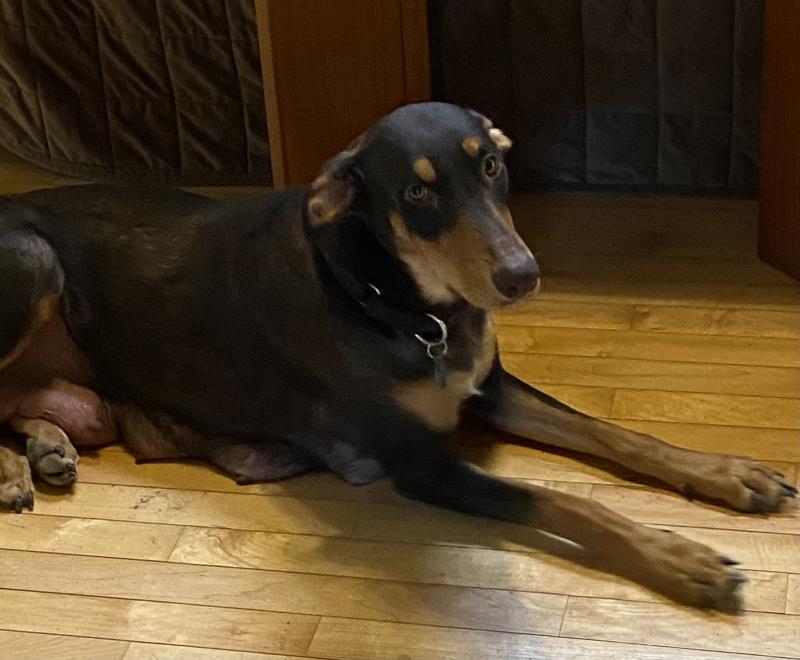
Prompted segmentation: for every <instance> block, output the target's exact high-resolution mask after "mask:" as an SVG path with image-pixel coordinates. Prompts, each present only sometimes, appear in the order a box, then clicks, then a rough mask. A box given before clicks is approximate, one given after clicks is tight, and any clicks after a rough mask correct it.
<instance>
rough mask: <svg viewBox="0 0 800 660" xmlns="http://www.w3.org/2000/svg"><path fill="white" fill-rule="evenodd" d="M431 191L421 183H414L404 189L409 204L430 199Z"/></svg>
mask: <svg viewBox="0 0 800 660" xmlns="http://www.w3.org/2000/svg"><path fill="white" fill-rule="evenodd" d="M430 194H431V189H430V188H428V187H427V186H423V185H422V184H421V183H414V184H412V185H410V186H409V187H408V188H406V199H407V200H408V201H409V202H416V203H419V202H424V201H425V200H427V199H428V197H430Z"/></svg>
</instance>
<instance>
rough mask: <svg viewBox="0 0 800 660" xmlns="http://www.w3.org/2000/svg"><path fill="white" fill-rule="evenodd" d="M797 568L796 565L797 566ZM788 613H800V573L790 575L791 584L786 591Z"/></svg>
mask: <svg viewBox="0 0 800 660" xmlns="http://www.w3.org/2000/svg"><path fill="white" fill-rule="evenodd" d="M795 568H796V567H795ZM786 613H787V614H800V575H799V574H793V575H790V576H789V585H788V589H787V593H786Z"/></svg>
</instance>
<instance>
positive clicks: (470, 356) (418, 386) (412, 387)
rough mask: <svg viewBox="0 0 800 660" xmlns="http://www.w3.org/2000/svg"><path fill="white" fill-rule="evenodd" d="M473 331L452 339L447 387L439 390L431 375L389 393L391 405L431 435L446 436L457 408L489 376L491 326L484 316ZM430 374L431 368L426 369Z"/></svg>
mask: <svg viewBox="0 0 800 660" xmlns="http://www.w3.org/2000/svg"><path fill="white" fill-rule="evenodd" d="M476 330H477V331H474V330H473V331H467V332H465V333H464V335H463V336H460V337H458V336H457V337H456V341H455V342H454V346H453V348H452V352H451V351H448V356H447V357H446V358H445V367H446V370H447V384H446V385H445V386H442V385H441V384H440V383H439V382H438V381H437V379H436V378H435V377H434V375H433V373H431V375H428V376H426V377H425V378H421V379H414V380H404V381H402V382H401V383H399V384H398V385H396V386H395V387H394V388H393V389H392V392H391V396H392V398H393V399H394V401H395V403H396V404H397V405H398V406H400V407H401V408H402V409H403V410H405V411H406V412H408V413H411V414H412V415H413V416H414V417H415V418H417V419H418V420H419V421H420V422H421V423H422V424H424V425H425V426H426V427H428V428H430V429H431V430H433V431H436V432H440V433H449V432H450V431H452V430H454V429H455V427H456V425H457V424H458V418H459V414H460V411H461V404H462V403H463V402H464V400H465V399H467V398H469V397H471V396H474V395H477V394H478V393H479V387H480V385H481V383H483V381H484V380H485V379H486V376H487V375H488V374H489V370H490V369H491V366H492V363H493V361H494V356H495V352H496V346H497V344H496V337H495V331H494V324H493V322H492V319H491V317H490V316H489V315H488V314H487V315H485V316H484V317H482V318H480V325H479V326H478V327H477V329H476ZM430 366H431V369H432V370H433V365H430Z"/></svg>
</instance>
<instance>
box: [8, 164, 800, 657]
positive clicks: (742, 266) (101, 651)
mask: <svg viewBox="0 0 800 660" xmlns="http://www.w3.org/2000/svg"><path fill="white" fill-rule="evenodd" d="M58 181H59V179H58V177H52V176H49V175H45V174H41V173H37V172H36V171H35V170H33V169H31V168H27V167H24V166H21V165H20V164H18V163H16V162H13V161H12V160H11V159H8V158H6V162H0V188H2V189H3V190H4V191H12V190H13V191H18V190H23V189H27V188H30V187H34V186H36V185H40V184H41V185H49V184H53V183H57V182H58ZM218 192H219V191H218ZM515 217H516V218H517V223H518V225H520V227H521V229H522V231H523V233H525V235H526V236H527V238H528V239H529V241H530V243H531V245H532V246H533V248H534V250H535V251H537V252H538V253H539V258H540V260H541V262H542V264H543V267H544V271H545V280H544V286H543V291H542V294H541V296H540V297H539V298H538V299H537V300H536V301H535V302H532V303H530V304H527V305H525V306H524V307H523V308H521V309H519V310H517V311H514V312H508V313H504V314H503V315H501V316H499V317H498V320H499V321H500V324H501V330H500V332H501V341H502V349H503V352H504V359H505V362H506V364H507V365H508V366H509V367H510V369H511V370H512V371H513V372H515V373H516V374H518V375H520V376H521V377H523V378H525V379H527V380H530V381H531V382H534V383H538V384H540V385H542V386H543V387H544V389H546V390H548V391H550V392H552V393H554V394H555V395H557V396H560V397H563V398H564V399H565V400H566V401H568V402H569V403H571V404H573V405H576V406H578V407H580V408H582V409H584V410H586V411H588V412H589V413H592V414H594V415H599V416H602V417H604V418H607V419H612V420H616V421H618V422H619V423H621V424H623V425H625V426H629V427H632V428H635V429H640V430H643V431H647V432H652V433H655V434H658V435H660V436H661V437H663V438H666V439H668V440H670V441H673V442H675V443H677V444H680V445H682V446H686V447H692V448H696V449H707V450H713V451H723V452H741V453H746V454H750V455H753V456H755V457H758V458H760V459H763V460H764V461H767V462H768V463H769V464H770V465H774V466H776V467H779V469H780V470H781V471H782V472H784V473H786V474H787V475H788V476H789V479H790V480H792V481H795V482H797V479H798V466H799V464H800V286H798V285H797V284H796V283H793V282H792V281H791V280H789V279H787V278H786V277H784V276H782V275H780V274H779V273H777V272H776V271H774V270H772V269H770V268H768V267H766V266H765V265H763V264H761V263H759V262H758V261H757V260H756V259H755V256H754V253H755V222H756V220H755V218H756V205H755V203H753V202H749V201H719V200H706V199H670V198H661V199H660V198H652V197H613V196H592V195H564V196H546V197H532V198H531V197H527V198H524V199H519V200H517V203H516V204H515ZM473 435H474V434H473ZM465 451H466V452H467V453H469V454H471V455H474V456H475V457H476V458H477V459H479V460H480V461H481V462H482V464H483V465H484V466H485V467H487V468H488V469H490V470H492V471H493V472H495V473H497V474H500V475H505V476H506V477H511V478H515V479H524V480H530V481H532V482H536V483H545V484H547V485H549V486H552V487H554V488H558V489H561V490H565V491H569V492H571V493H576V494H580V495H584V496H586V497H592V498H594V499H596V500H598V501H600V502H603V503H604V504H606V505H608V506H609V507H612V508H613V509H615V510H617V511H619V512H621V513H623V514H625V515H627V516H630V517H631V518H633V519H635V520H638V521H641V522H643V523H647V524H653V525H658V526H659V527H663V528H670V529H675V530H679V531H680V532H681V533H682V534H685V535H686V536H689V537H691V538H693V539H696V540H700V541H703V542H705V543H708V544H710V545H712V546H714V547H716V548H719V549H720V550H722V551H724V552H725V553H726V554H730V555H732V556H734V557H736V558H738V559H740V560H741V561H742V562H743V568H744V570H745V571H746V572H747V574H748V577H749V578H750V582H749V584H748V585H747V587H746V606H747V611H746V613H745V614H744V615H743V616H739V617H736V616H726V615H721V614H709V613H703V612H699V611H694V610H690V609H686V608H683V607H678V606H676V605H674V604H671V603H669V602H666V601H665V600H664V599H663V598H661V597H659V596H657V595H655V594H653V593H651V592H649V591H647V590H645V589H643V588H640V587H638V586H636V585H634V584H631V583H629V582H626V581H623V580H621V579H618V578H613V577H608V576H605V575H603V574H599V573H595V572H592V571H590V570H588V569H584V568H579V567H576V566H575V565H572V564H570V563H569V562H567V561H565V560H563V559H560V558H557V557H553V556H550V555H547V554H545V553H544V552H542V551H539V550H536V551H530V550H528V551H526V549H524V548H522V547H520V546H517V545H514V544H512V543H510V542H507V541H502V540H500V539H502V538H503V537H504V535H503V534H502V532H503V530H504V529H505V528H504V527H503V526H502V525H501V524H498V523H493V522H489V521H480V522H476V521H475V520H474V519H469V518H466V517H463V516H459V515H457V514H452V513H446V512H440V511H435V510H433V509H430V508H427V507H425V506H423V505H420V504H415V503H411V502H407V501H403V500H401V499H400V498H399V497H397V496H395V495H394V494H392V492H391V491H390V489H389V488H388V487H387V485H386V484H384V483H379V484H377V485H374V486H370V487H366V488H354V487H350V486H346V485H344V484H340V483H338V482H336V481H335V480H334V479H333V478H329V477H328V476H325V475H315V476H309V477H304V478H300V479H295V480H291V481H288V482H285V483H280V484H272V485H260V486H250V487H238V486H236V485H235V484H234V483H233V482H231V481H229V480H228V479H226V478H224V477H223V476H221V475H218V474H216V473H214V472H212V471H211V470H210V469H207V468H205V467H200V466H193V465H149V466H135V465H134V464H133V461H132V460H131V457H130V456H129V455H128V454H127V453H126V452H125V451H124V450H123V449H121V448H119V447H109V448H107V449H104V450H102V451H101V452H99V454H97V455H96V456H92V455H89V456H85V457H84V459H83V461H82V463H81V471H80V483H79V484H78V485H77V487H76V488H75V490H74V492H73V493H71V494H66V495H63V494H62V495H59V494H54V493H44V492H39V493H38V494H37V501H36V510H35V512H34V513H32V514H28V513H26V514H23V515H13V514H9V515H3V516H0V649H2V650H0V658H2V659H3V660H19V659H22V658H24V659H26V660H31V659H35V660H44V659H45V658H58V659H59V660H77V659H81V660H83V659H86V660H115V659H124V660H189V659H191V660H194V659H198V660H257V659H261V660H268V659H269V660H287V659H288V658H301V659H302V658H330V659H341V660H384V659H390V658H391V659H397V660H400V659H402V660H501V659H502V660H506V659H510V660H523V659H528V658H549V659H558V660H561V659H567V658H569V659H571V658H607V659H609V660H611V659H622V658H634V659H642V660H643V659H645V658H647V659H649V660H654V659H657V658H670V659H674V660H696V659H700V658H703V659H712V658H713V659H727V660H734V659H736V658H753V657H759V658H764V657H776V658H777V657H780V658H784V657H785V658H800V514H798V512H797V510H794V511H793V512H788V513H786V514H783V515H775V516H770V517H764V516H745V515H738V514H734V513H731V512H729V511H726V510H724V509H721V508H717V507H715V506H710V505H707V504H702V503H698V502H692V503H690V502H687V501H686V500H684V499H683V498H682V497H680V496H678V495H675V494H672V493H669V492H666V491H664V490H661V489H658V488H654V487H652V486H651V485H647V484H643V483H639V484H635V483H630V482H629V481H626V480H624V477H625V475H624V474H621V473H620V472H619V471H612V470H611V469H610V468H609V466H608V465H605V464H600V463H597V462H594V463H591V464H586V463H583V462H581V461H580V460H577V459H576V458H574V457H571V456H564V455H555V454H551V453H547V452H545V451H537V450H532V449H523V448H515V447H512V446H509V445H505V444H501V445H499V446H497V447H495V448H494V449H493V450H491V451H482V450H481V449H480V448H478V447H467V448H465Z"/></svg>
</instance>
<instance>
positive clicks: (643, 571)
mask: <svg viewBox="0 0 800 660" xmlns="http://www.w3.org/2000/svg"><path fill="white" fill-rule="evenodd" d="M410 437H411V436H409V435H406V436H405V438H404V441H403V444H402V445H398V450H397V451H395V452H392V454H393V456H392V457H391V458H392V460H391V462H390V463H385V464H384V466H385V467H386V469H387V471H388V472H389V474H390V475H391V476H392V478H393V480H394V482H395V484H396V486H397V487H398V489H399V490H400V491H401V492H402V493H404V494H405V495H407V496H409V497H412V498H414V499H418V500H422V501H425V502H428V503H430V504H435V505H437V506H443V507H446V508H449V509H455V510H458V511H462V512H464V513H468V514H474V515H482V516H489V517H492V518H497V519H500V520H506V521H510V522H513V523H518V524H520V525H524V526H526V527H528V528H533V529H537V530H541V531H544V532H547V533H549V534H553V535H556V536H559V537H561V538H564V539H568V540H570V541H572V542H573V543H576V544H578V545H579V546H581V548H582V549H583V550H584V552H585V553H586V555H587V559H589V560H590V561H591V563H592V564H593V565H594V566H596V567H597V568H601V569H603V570H606V571H611V572H614V573H617V574H619V575H623V576H625V577H628V578H630V579H633V580H635V581H637V582H639V583H640V584H643V585H646V586H649V587H651V588H653V589H656V590H657V591H659V592H661V593H663V594H665V595H668V596H670V597H672V598H674V599H675V600H678V601H680V602H683V603H687V604H690V605H695V606H699V607H714V608H717V609H721V610H726V611H728V610H736V609H738V608H739V607H740V595H739V586H740V584H741V582H742V581H743V577H742V575H741V574H740V573H738V572H737V571H736V570H734V569H732V568H731V565H732V564H733V563H734V562H733V561H732V560H729V559H727V558H725V557H723V556H721V555H719V554H717V553H716V552H715V551H714V550H712V549H711V548H708V547H706V546H704V545H701V544H698V543H695V542H694V541H689V540H687V539H685V538H683V537H681V536H679V535H678V534H670V533H667V532H664V531H662V530H658V529H652V528H649V527H646V526H644V525H640V524H638V523H635V522H633V521H631V520H628V519H627V518H624V517H622V516H620V515H618V514H616V513H614V512H613V511H611V510H610V509H608V508H606V507H604V506H602V505H601V504H599V503H598V502H595V501H593V500H589V499H585V498H579V497H575V496H573V495H568V494H565V493H561V492H558V491H554V490H551V489H547V488H540V487H528V486H520V485H516V484H512V483H508V482H505V481H502V480H500V479H497V478H494V477H492V476H490V475H487V474H485V473H483V472H480V471H479V470H477V469H476V468H474V467H473V466H471V465H469V464H466V463H463V462H460V461H457V460H455V459H453V458H451V457H449V456H447V455H445V454H444V453H443V452H442V451H441V450H439V449H438V447H439V446H440V445H439V444H438V442H437V441H438V440H439V438H436V437H433V436H431V437H426V438H422V439H420V438H421V436H420V434H417V435H416V437H415V438H414V439H413V440H411V441H409V438H410Z"/></svg>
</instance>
